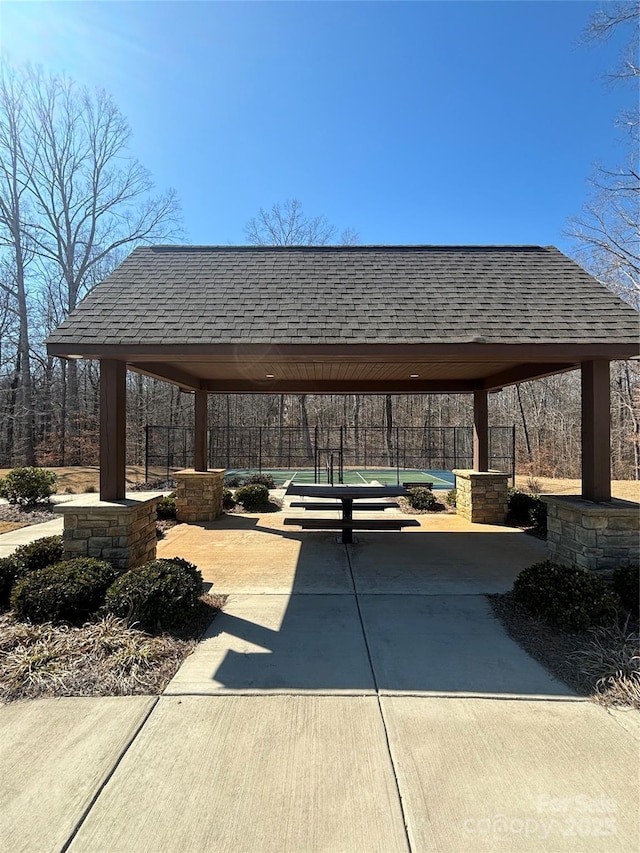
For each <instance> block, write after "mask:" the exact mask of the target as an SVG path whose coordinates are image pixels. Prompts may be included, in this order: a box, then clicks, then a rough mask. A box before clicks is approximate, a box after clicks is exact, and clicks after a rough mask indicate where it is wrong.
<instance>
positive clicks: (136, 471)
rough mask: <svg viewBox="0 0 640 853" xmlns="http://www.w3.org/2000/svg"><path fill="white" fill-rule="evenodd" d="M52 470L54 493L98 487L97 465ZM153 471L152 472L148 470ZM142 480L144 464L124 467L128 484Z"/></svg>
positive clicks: (162, 471) (161, 471)
mask: <svg viewBox="0 0 640 853" xmlns="http://www.w3.org/2000/svg"><path fill="white" fill-rule="evenodd" d="M10 470H11V469H10V468H0V477H4V476H5V475H6V474H8V473H9V471H10ZM47 470H48V471H53V472H54V473H55V474H56V475H57V477H58V481H57V483H56V494H58V495H63V494H80V493H81V492H86V491H95V492H97V491H98V489H99V487H100V469H99V467H98V466H97V465H85V466H78V467H68V468H47ZM150 473H153V472H150ZM157 475H158V477H164V476H165V475H166V470H165V469H158V471H157ZM143 480H144V465H128V466H127V469H126V482H127V485H128V486H133V485H135V484H136V483H141V482H142V481H143Z"/></svg>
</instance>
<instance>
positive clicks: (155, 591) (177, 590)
mask: <svg viewBox="0 0 640 853" xmlns="http://www.w3.org/2000/svg"><path fill="white" fill-rule="evenodd" d="M201 594H202V575H201V574H200V572H199V571H198V569H197V568H196V566H194V565H193V563H189V562H187V561H186V560H182V559H181V558H180V557H174V558H173V559H170V560H151V562H149V563H145V565H144V566H139V567H138V568H137V569H131V570H130V571H128V572H126V573H125V574H123V575H122V576H121V577H119V578H118V579H117V580H116V581H115V582H114V583H113V584H112V585H111V586H110V587H109V589H108V590H107V594H106V600H105V608H104V609H105V610H106V611H107V612H108V613H113V614H114V615H115V616H120V617H122V618H125V619H129V620H130V621H132V622H137V623H138V624H139V625H140V627H142V628H143V629H144V630H147V631H157V630H162V629H164V628H175V627H179V626H180V625H182V624H184V623H185V622H186V621H187V619H188V618H189V617H190V616H191V615H192V613H193V611H194V608H195V606H196V604H197V603H198V599H199V598H200V595H201Z"/></svg>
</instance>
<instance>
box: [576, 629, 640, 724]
mask: <svg viewBox="0 0 640 853" xmlns="http://www.w3.org/2000/svg"><path fill="white" fill-rule="evenodd" d="M571 658H572V661H573V662H575V665H576V669H577V671H578V673H579V674H580V675H581V676H582V677H584V678H586V679H587V680H588V681H589V683H591V684H593V685H594V689H595V691H596V693H597V695H598V698H599V699H600V700H601V701H602V702H603V703H604V704H605V705H630V706H632V707H633V708H637V709H638V710H640V639H639V638H638V633H637V631H629V627H628V625H626V626H624V627H622V628H620V627H618V626H615V627H612V628H594V629H592V630H591V631H590V632H589V640H588V642H587V643H586V644H585V645H584V647H581V648H580V649H578V650H577V651H575V652H574V653H573V654H572V656H571Z"/></svg>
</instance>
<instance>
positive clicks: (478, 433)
mask: <svg viewBox="0 0 640 853" xmlns="http://www.w3.org/2000/svg"><path fill="white" fill-rule="evenodd" d="M473 470H474V471H488V470H489V406H488V399H487V392H486V391H483V390H480V391H474V392H473Z"/></svg>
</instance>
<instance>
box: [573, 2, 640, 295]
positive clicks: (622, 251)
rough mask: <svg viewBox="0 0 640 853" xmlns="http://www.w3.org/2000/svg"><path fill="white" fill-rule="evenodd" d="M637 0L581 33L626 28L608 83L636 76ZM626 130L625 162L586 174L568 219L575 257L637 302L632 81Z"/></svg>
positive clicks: (611, 8)
mask: <svg viewBox="0 0 640 853" xmlns="http://www.w3.org/2000/svg"><path fill="white" fill-rule="evenodd" d="M639 22H640V6H638V4H637V3H611V4H608V5H607V6H605V7H604V8H603V9H602V10H600V11H599V12H597V13H596V14H595V15H594V16H593V18H592V19H591V22H590V24H589V26H588V27H587V30H586V32H585V34H584V37H583V41H585V42H595V43H597V42H602V41H605V40H607V39H608V38H610V37H611V36H612V34H613V33H614V32H617V31H620V30H624V31H629V40H628V43H627V46H626V48H625V50H624V53H623V57H622V59H621V62H620V63H619V65H618V67H617V68H616V69H615V70H614V71H613V72H612V73H611V74H608V75H606V79H607V80H609V81H611V82H618V83H619V82H625V83H628V82H629V81H635V80H637V79H638V76H640V68H639V67H638V59H637V57H638V32H639V30H638V24H639ZM616 125H617V126H618V128H619V129H620V130H621V132H623V133H624V136H625V140H626V145H627V151H628V154H627V162H626V163H625V164H624V165H621V166H618V167H614V168H609V167H605V166H604V165H602V164H600V165H598V166H597V167H596V169H595V171H594V173H593V175H592V176H591V177H590V178H589V198H588V199H587V202H586V204H585V206H584V209H583V211H582V214H581V215H579V216H576V217H573V218H572V219H571V220H570V221H569V229H568V234H569V235H570V236H571V237H573V238H574V239H575V240H576V257H577V259H578V260H579V261H580V262H581V263H582V264H583V266H585V267H586V268H587V269H588V270H589V271H590V272H592V273H593V274H594V275H596V276H597V277H598V278H599V279H600V280H601V281H602V282H603V283H604V284H606V285H607V286H608V287H610V288H611V289H612V290H614V291H615V292H616V293H618V294H619V295H620V296H622V298H624V299H626V300H627V301H628V302H630V303H631V304H633V305H635V306H638V307H640V170H639V168H638V142H639V137H638V130H639V116H638V106H637V92H636V86H635V85H634V86H633V101H632V103H631V105H630V107H629V109H628V110H625V111H623V112H622V113H621V114H620V115H619V116H618V117H617V119H616Z"/></svg>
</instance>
